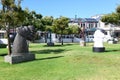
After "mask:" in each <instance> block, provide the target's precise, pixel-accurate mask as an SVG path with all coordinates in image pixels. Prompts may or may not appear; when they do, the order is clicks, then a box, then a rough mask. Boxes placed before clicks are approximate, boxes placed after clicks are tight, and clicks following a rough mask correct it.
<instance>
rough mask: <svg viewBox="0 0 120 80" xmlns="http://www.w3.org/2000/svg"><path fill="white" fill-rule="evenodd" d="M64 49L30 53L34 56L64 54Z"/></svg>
mask: <svg viewBox="0 0 120 80" xmlns="http://www.w3.org/2000/svg"><path fill="white" fill-rule="evenodd" d="M64 51H65V49H55V50H51V49H44V50H38V51H31V53H35V54H51V53H53V54H60V53H62V52H64Z"/></svg>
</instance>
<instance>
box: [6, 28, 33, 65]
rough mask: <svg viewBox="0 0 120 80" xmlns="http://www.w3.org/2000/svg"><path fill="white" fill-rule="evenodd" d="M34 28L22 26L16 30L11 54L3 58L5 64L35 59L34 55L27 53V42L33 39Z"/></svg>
mask: <svg viewBox="0 0 120 80" xmlns="http://www.w3.org/2000/svg"><path fill="white" fill-rule="evenodd" d="M34 33H35V28H34V27H33V26H24V27H19V28H17V35H16V37H15V40H14V42H13V48H12V54H11V55H7V56H5V62H10V63H11V64H14V63H19V62H23V61H30V60H34V59H35V54H31V53H29V49H28V48H29V45H28V41H27V40H30V41H31V40H33V39H34Z"/></svg>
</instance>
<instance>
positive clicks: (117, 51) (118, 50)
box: [105, 50, 120, 52]
mask: <svg viewBox="0 0 120 80" xmlns="http://www.w3.org/2000/svg"><path fill="white" fill-rule="evenodd" d="M105 52H120V50H105Z"/></svg>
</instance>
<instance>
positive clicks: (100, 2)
mask: <svg viewBox="0 0 120 80" xmlns="http://www.w3.org/2000/svg"><path fill="white" fill-rule="evenodd" d="M118 5H120V0H23V1H22V3H21V6H22V8H23V9H24V8H28V9H29V10H30V11H32V10H34V11H36V13H40V14H42V15H43V16H53V17H55V18H58V17H60V16H65V17H68V18H75V15H77V18H90V17H91V16H94V15H99V14H108V13H112V12H115V9H116V7H117V6H118Z"/></svg>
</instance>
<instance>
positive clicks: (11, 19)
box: [0, 0, 24, 55]
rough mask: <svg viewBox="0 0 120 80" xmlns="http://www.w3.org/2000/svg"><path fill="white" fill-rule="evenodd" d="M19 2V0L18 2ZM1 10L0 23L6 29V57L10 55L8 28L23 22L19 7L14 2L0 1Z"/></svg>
mask: <svg viewBox="0 0 120 80" xmlns="http://www.w3.org/2000/svg"><path fill="white" fill-rule="evenodd" d="M19 1H21V0H19ZM1 5H2V10H0V23H1V24H2V25H3V26H4V27H6V32H7V39H8V55H10V54H11V43H10V36H9V34H10V27H11V26H12V25H15V24H17V23H19V22H22V21H23V20H24V17H23V14H22V9H21V7H20V5H17V4H15V0H1ZM21 16H22V17H21Z"/></svg>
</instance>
